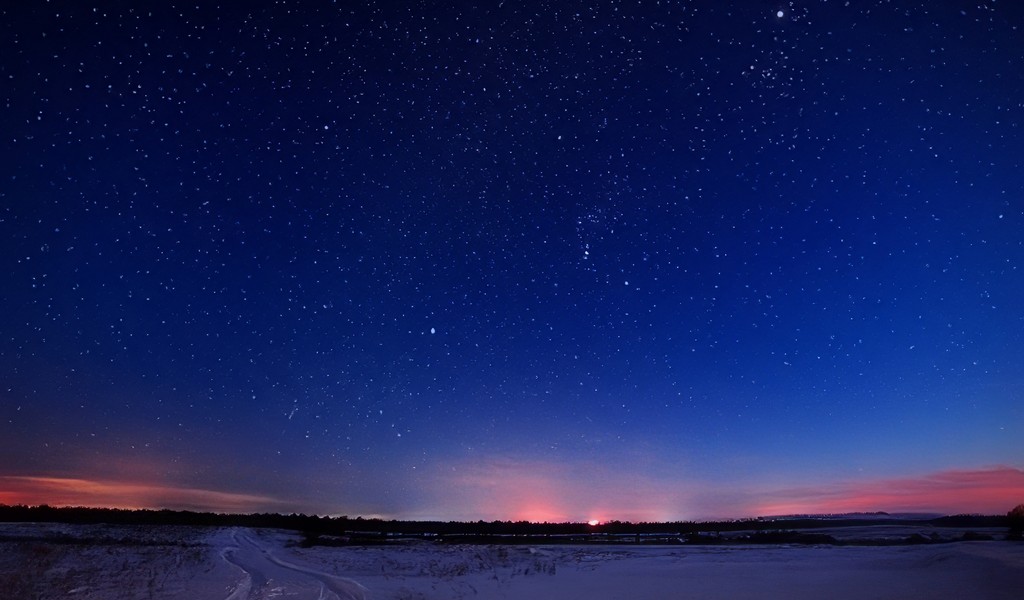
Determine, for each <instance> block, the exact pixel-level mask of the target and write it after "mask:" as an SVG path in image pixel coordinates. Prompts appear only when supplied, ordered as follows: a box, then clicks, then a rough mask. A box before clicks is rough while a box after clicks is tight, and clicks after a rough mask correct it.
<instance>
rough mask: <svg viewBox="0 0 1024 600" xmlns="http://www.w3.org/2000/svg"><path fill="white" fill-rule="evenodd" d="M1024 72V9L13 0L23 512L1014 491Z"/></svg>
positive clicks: (973, 505) (947, 503)
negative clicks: (29, 508) (34, 507)
mask: <svg viewBox="0 0 1024 600" xmlns="http://www.w3.org/2000/svg"><path fill="white" fill-rule="evenodd" d="M229 4H230V3H229ZM1021 73H1024V7H1022V6H1020V5H1018V4H1017V3H1015V2H1010V1H1005V0H1000V1H998V2H997V1H996V0H981V1H973V2H966V1H947V0H942V1H934V2H933V1H928V2H923V1H922V2H909V1H907V2H903V1H880V0H865V1H852V0H851V1H843V0H829V1H825V0H792V1H782V2H773V1H759V0H744V1H733V2H728V1H721V2H719V1H710V0H692V1H682V0H681V1H676V2H666V1H662V2H654V1H644V2H626V1H620V2H574V1H566V2H561V1H559V2H513V1H511V0H506V1H495V2H485V3H479V4H474V3H467V2H433V1H428V0H424V1H417V2H394V3H389V2H365V3H364V2H359V3H356V2H345V1H341V2H327V1H308V2H287V1H279V2H262V3H251V4H250V3H241V4H237V5H235V4H232V5H231V6H217V5H216V4H214V3H208V2H202V3H200V2H193V3H177V2H153V3H145V4H144V5H140V4H139V3H135V2H96V3H83V2H70V1H68V2H60V1H53V2H19V3H6V4H5V5H4V7H3V8H0V81H2V85H0V102H2V111H0V182H2V183H0V265H2V266H0V274H2V275H3V283H2V285H0V502H7V503H15V502H26V503H39V502H47V503H50V504H89V505H104V506H127V507H142V506H145V507H172V508H192V509H201V510H218V511H242V512H250V511H264V510H268V511H282V512H293V511H294V512H307V513H318V514H332V515H340V514H348V515H353V516H354V515H363V516H384V517H389V518H408V519H411V518H440V519H471V520H476V519H478V518H479V519H488V520H490V519H516V520H519V519H529V520H538V521H540V520H559V521H560V520H588V519H592V518H596V519H612V518H615V519H621V520H667V519H694V518H718V517H742V516H751V515H762V514H784V513H796V512H846V511H855V510H888V511H937V512H949V513H955V512H989V513H999V512H1005V511H1007V510H1009V508H1011V507H1012V506H1013V505H1015V504H1018V503H1019V502H1020V501H1022V500H1024V470H1022V469H1024V372H1022V369H1021V366H1022V365H1024V335H1022V332H1024V235H1022V233H1021V232H1022V231H1024V165H1022V164H1021V163H1022V160H1024V130H1022V123H1024V75H1021Z"/></svg>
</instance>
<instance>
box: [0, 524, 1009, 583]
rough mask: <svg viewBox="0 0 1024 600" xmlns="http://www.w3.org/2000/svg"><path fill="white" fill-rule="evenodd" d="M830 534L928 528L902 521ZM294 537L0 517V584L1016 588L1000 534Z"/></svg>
mask: <svg viewBox="0 0 1024 600" xmlns="http://www.w3.org/2000/svg"><path fill="white" fill-rule="evenodd" d="M830 533H832V534H833V535H835V534H837V533H839V534H840V535H838V536H837V537H840V536H841V537H843V538H845V539H849V540H852V539H856V538H857V537H858V536H861V537H863V538H872V539H879V538H881V537H885V536H890V537H891V538H892V539H897V538H904V537H906V536H907V535H913V534H915V533H917V534H921V535H922V536H923V537H927V535H930V536H931V537H933V538H934V537H935V534H934V532H922V531H918V530H916V529H915V528H914V527H913V526H905V527H893V528H889V529H886V528H864V529H863V530H860V531H858V529H857V528H846V529H842V530H841V531H840V530H837V531H833V532H830ZM959 533H960V532H944V535H946V536H947V537H948V536H952V535H958V534H959ZM983 533H986V532H983ZM987 533H992V534H993V537H1001V536H998V535H997V532H987ZM926 534H927V535H926ZM300 541H301V536H299V535H298V534H296V533H293V532H288V531H283V530H273V529H249V528H240V527H234V528H197V527H173V526H120V525H66V524H35V523H26V524H0V589H3V590H5V591H6V592H7V593H6V594H5V597H9V598H73V599H77V598H80V599H118V598H124V599H142V598H181V599H184V598H210V599H216V600H243V599H257V598H258V599H263V598H281V599H306V598H309V599H314V598H317V599H319V598H327V599H334V598H340V599H352V598H359V599H381V600H383V599H422V600H427V599H456V598H477V599H482V600H483V599H492V598H493V599H497V598H506V599H517V598H530V599H556V598H557V599H573V598H580V599H583V598H586V599H612V598H621V599H629V600H638V599H655V598H659V599H660V598H694V599H698V598H703V599H711V598H731V599H743V598H833V599H844V598H850V599H853V598H875V599H883V598H893V599H895V598H901V599H905V598H938V599H943V598H1006V599H1010V598H1013V599H1016V598H1019V597H1020V590H1022V589H1024V543H1017V542H1007V541H1002V540H1000V539H997V540H994V541H956V542H946V543H925V544H912V545H905V544H904V545H840V546H836V545H764V544H761V545H748V544H728V545H686V544H683V545H637V544H582V545H581V544H565V545H561V544H555V545H552V544H545V545H531V544H528V543H527V544H516V545H496V544H437V543H431V542H426V541H418V542H402V543H397V544H387V545H365V546H362V545H360V546H342V547H323V546H315V547H311V548H303V547H300V545H299V543H300Z"/></svg>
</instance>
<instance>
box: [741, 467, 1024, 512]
mask: <svg viewBox="0 0 1024 600" xmlns="http://www.w3.org/2000/svg"><path fill="white" fill-rule="evenodd" d="M766 496H768V498H769V500H767V501H766V502H764V503H761V504H758V505H756V508H755V512H756V514H759V515H780V514H804V513H848V512H875V511H886V512H941V513H947V514H953V513H982V514H1002V513H1005V512H1006V511H1008V510H1010V508H1012V507H1013V506H1015V505H1017V504H1019V503H1020V502H1021V501H1022V500H1024V471H1022V470H1020V469H1014V468H1010V467H994V468H991V469H979V470H972V471H966V470H950V471H941V472H938V473H932V474H929V475H926V476H924V477H914V478H902V479H884V480H871V481H863V482H852V483H842V484H838V485H834V486H823V487H821V488H794V489H790V490H782V491H778V492H775V493H773V494H767V495H766Z"/></svg>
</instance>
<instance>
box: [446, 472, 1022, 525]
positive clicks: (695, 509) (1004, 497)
mask: <svg viewBox="0 0 1024 600" xmlns="http://www.w3.org/2000/svg"><path fill="white" fill-rule="evenodd" d="M434 495H435V496H436V498H435V499H434V500H433V502H434V503H435V504H436V505H437V506H438V507H443V508H444V510H443V511H436V512H437V513H438V515H443V516H444V517H445V518H465V519H469V520H475V519H483V520H493V519H500V520H505V519H513V520H529V521H577V522H586V521H589V520H591V519H598V520H601V521H606V520H611V519H615V520H621V521H634V522H637V521H669V520H696V519H722V518H743V517H752V516H770V515H785V514H828V513H849V512H875V511H885V512H935V513H945V514H958V513H983V514H1003V513H1005V512H1006V511H1008V510H1009V509H1010V508H1012V507H1013V506H1015V505H1017V504H1019V503H1020V502H1021V501H1024V471H1022V470H1020V469H1016V468H1011V467H992V468H984V469H977V470H950V471H941V472H937V473H931V474H927V475H923V476H921V477H906V478H900V479H873V480H866V481H840V482H825V483H822V484H820V485H813V486H790V487H786V486H777V485H776V486H764V487H753V486H750V485H743V484H742V483H741V482H738V483H737V484H735V485H730V484H722V483H707V482H702V481H696V480H694V481H684V480H683V478H682V477H680V478H679V479H678V480H666V479H663V478H662V479H656V478H653V477H645V476H643V475H642V474H640V473H638V472H636V471H628V472H625V473H621V472H616V471H615V470H612V469H609V468H605V467H600V466H593V465H589V466H587V468H569V467H568V466H566V465H560V464H557V463H548V462H543V461H536V460H532V461H531V460H524V461H516V460H513V459H511V458H508V457H500V458H494V459H490V460H483V461H479V462H476V463H473V464H462V465H458V466H456V467H455V468H453V472H452V473H451V474H449V476H448V477H440V478H439V479H438V486H436V489H435V490H434ZM430 514H432V515H433V514H435V513H430Z"/></svg>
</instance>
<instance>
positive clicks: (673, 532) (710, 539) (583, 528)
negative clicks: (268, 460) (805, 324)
mask: <svg viewBox="0 0 1024 600" xmlns="http://www.w3.org/2000/svg"><path fill="white" fill-rule="evenodd" d="M0 522H7V523H32V522H46V523H73V524H111V525H178V526H193V527H257V528H274V529H285V530H291V531H295V532H298V533H300V534H303V535H304V536H305V537H304V539H305V540H306V541H305V543H306V544H308V545H344V544H350V543H359V544H365V543H375V542H377V543H381V542H386V541H391V540H395V539H409V538H420V539H432V540H436V541H452V542H461V543H472V542H500V543H515V542H516V538H517V537H521V538H524V541H525V540H527V539H528V540H529V543H533V544H536V543H539V542H543V541H544V540H545V538H550V541H551V543H564V542H567V541H590V542H592V541H599V540H601V539H605V540H607V541H636V542H646V543H659V542H660V543H680V542H686V543H716V541H724V540H721V538H718V537H717V536H718V535H720V534H722V533H729V532H750V533H749V535H746V536H744V537H742V538H739V539H741V540H742V541H744V542H747V543H814V544H818V543H824V544H828V543H836V541H835V540H834V539H832V538H831V537H830V536H827V535H822V534H814V533H797V532H796V531H795V530H803V531H806V530H813V529H821V528H835V527H857V526H870V525H914V526H930V527H956V528H991V527H1008V526H1009V525H1010V518H1009V516H1007V515H1001V516H986V515H956V516H946V517H938V518H930V519H907V518H897V517H894V516H892V515H889V514H887V513H871V514H858V515H845V516H831V515H825V516H806V517H804V516H798V517H780V518H757V519H740V520H732V521H699V522H698V521H674V522H668V523H630V522H623V521H609V522H606V523H601V524H598V525H589V524H587V523H531V522H528V521H489V522H488V521H471V522H460V521H396V520H390V521H389V520H383V519H364V518H362V517H354V518H349V517H347V516H340V517H326V516H316V515H305V514H288V515H283V514H274V513H255V514H220V513H208V512H192V511H177V510H125V509H116V508H85V507H65V508H56V507H51V506H46V505H42V506H24V505H15V506H10V505H4V504H0ZM629 538H634V539H629ZM732 541H737V538H733V539H732ZM909 542H910V543H913V540H909Z"/></svg>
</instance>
